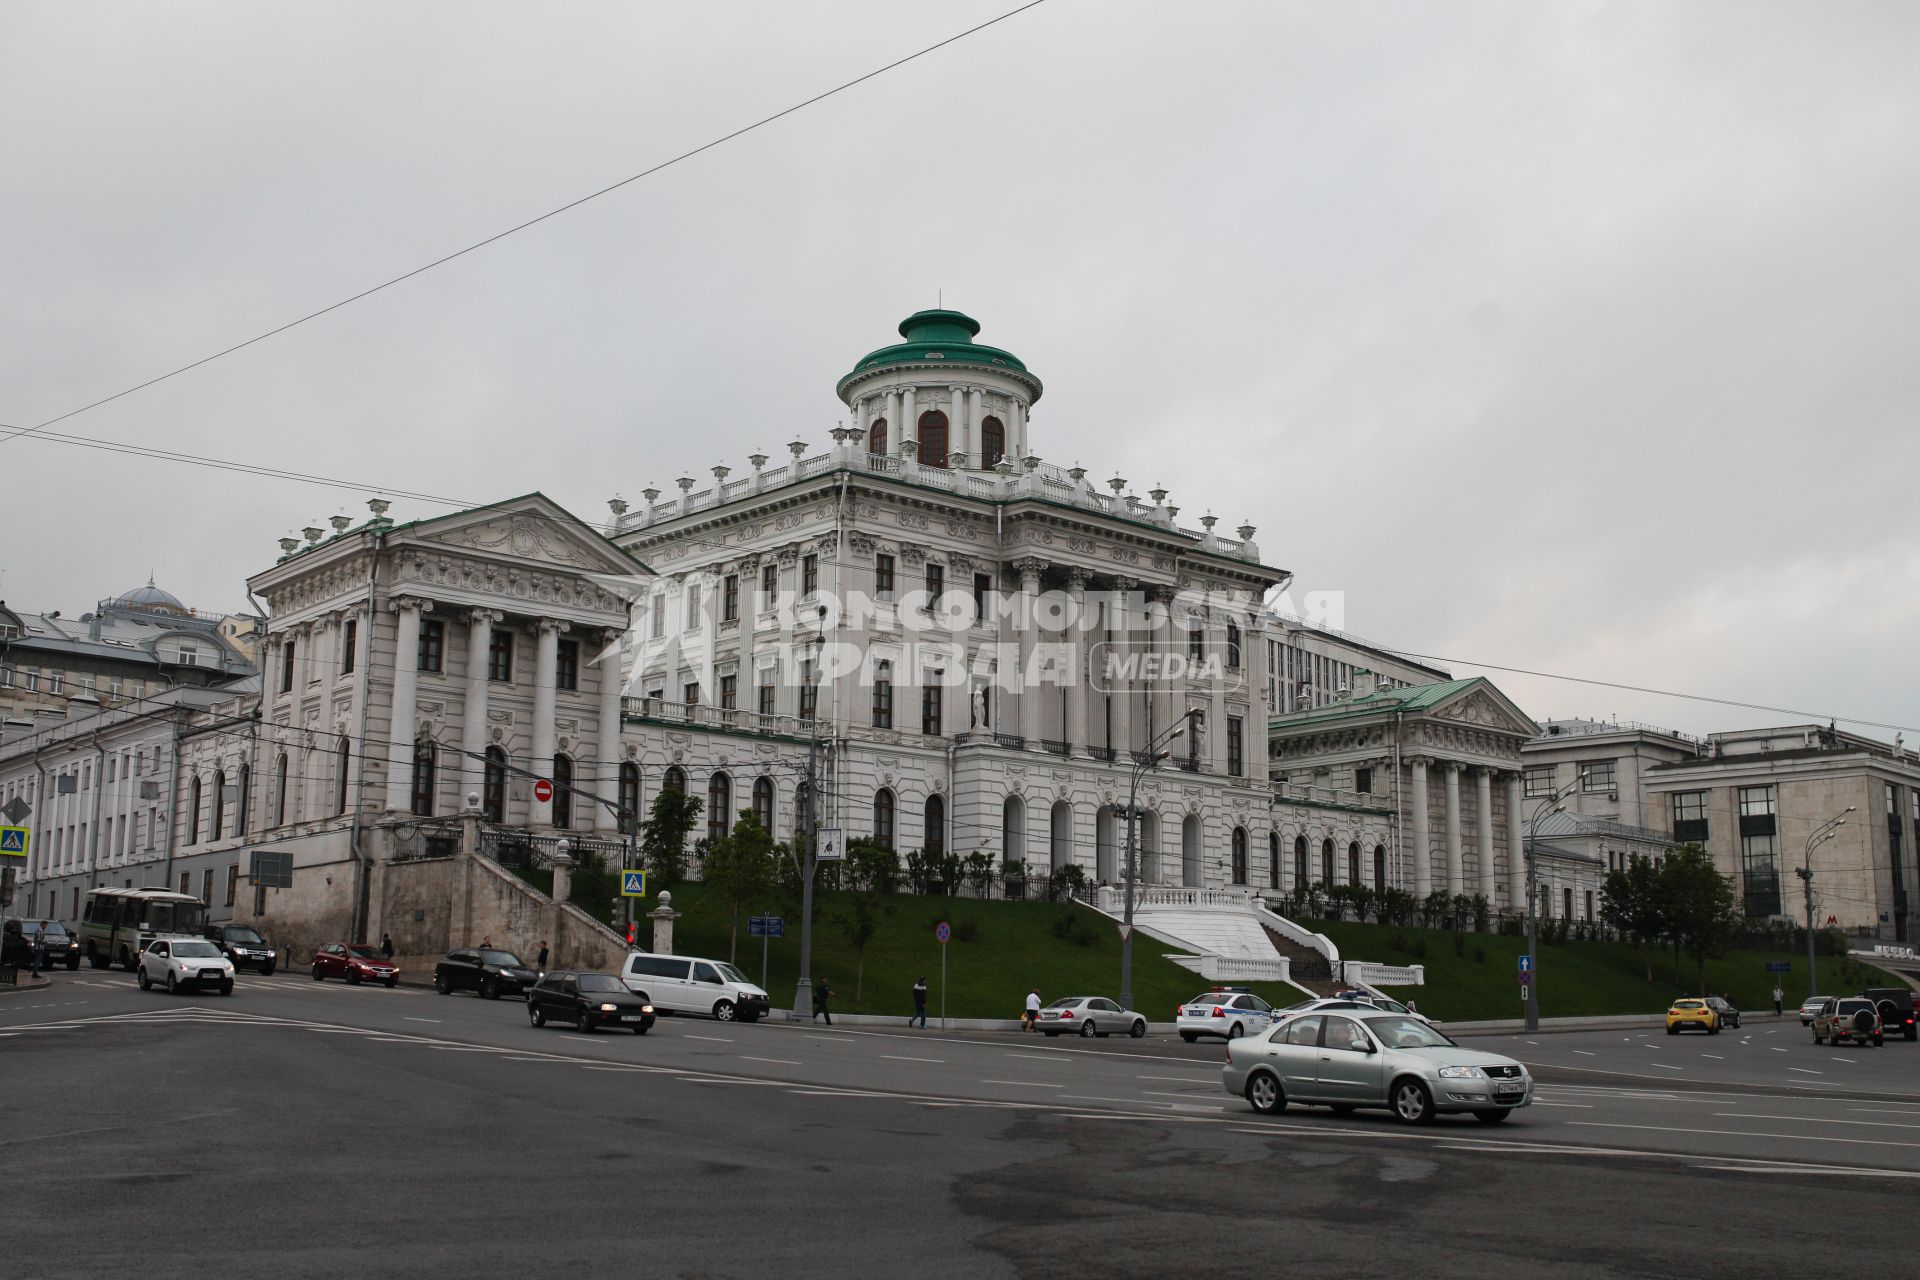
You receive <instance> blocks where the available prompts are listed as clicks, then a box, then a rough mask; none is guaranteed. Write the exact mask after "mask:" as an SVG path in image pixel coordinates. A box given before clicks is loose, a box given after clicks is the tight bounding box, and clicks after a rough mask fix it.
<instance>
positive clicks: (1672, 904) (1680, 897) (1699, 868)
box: [1659, 844, 1741, 995]
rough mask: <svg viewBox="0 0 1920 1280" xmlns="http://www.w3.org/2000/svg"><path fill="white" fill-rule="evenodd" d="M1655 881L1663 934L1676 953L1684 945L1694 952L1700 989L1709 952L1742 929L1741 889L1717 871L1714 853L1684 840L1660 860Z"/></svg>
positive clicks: (1719, 948)
mask: <svg viewBox="0 0 1920 1280" xmlns="http://www.w3.org/2000/svg"><path fill="white" fill-rule="evenodd" d="M1659 883H1660V897H1661V901H1662V902H1664V903H1665V905H1666V917H1667V920H1666V925H1667V934H1668V936H1669V937H1670V938H1672V939H1673V945H1674V950H1675V952H1676V954H1677V953H1678V952H1681V951H1685V952H1686V953H1687V954H1688V955H1691V956H1692V957H1693V959H1694V966H1695V974H1696V977H1697V980H1698V982H1699V986H1698V987H1697V988H1696V990H1698V991H1699V992H1700V993H1701V994H1703V995H1704V994H1705V993H1706V987H1707V956H1708V955H1710V954H1718V953H1719V952H1720V951H1722V950H1724V949H1725V947H1726V943H1727V939H1729V938H1730V937H1732V936H1733V935H1734V934H1735V933H1737V932H1738V931H1739V929H1740V924H1741V910H1740V895H1739V893H1738V892H1736V891H1735V889H1734V887H1733V878H1732V877H1731V876H1723V875H1721V874H1720V869H1719V868H1718V867H1716V866H1714V865H1713V858H1712V856H1711V855H1710V854H1708V853H1707V851H1706V850H1705V849H1703V848H1701V847H1700V846H1699V845H1697V844H1689V845H1683V846H1681V847H1680V849H1679V850H1677V851H1676V852H1674V853H1672V854H1670V855H1668V857H1667V860H1666V861H1665V862H1663V863H1662V864H1661V866H1660V880H1659ZM1678 979H1679V975H1678V974H1677V973H1676V974H1675V981H1678Z"/></svg>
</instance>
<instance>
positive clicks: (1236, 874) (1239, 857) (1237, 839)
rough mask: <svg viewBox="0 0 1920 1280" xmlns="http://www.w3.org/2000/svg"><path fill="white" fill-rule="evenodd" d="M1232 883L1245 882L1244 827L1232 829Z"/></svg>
mask: <svg viewBox="0 0 1920 1280" xmlns="http://www.w3.org/2000/svg"><path fill="white" fill-rule="evenodd" d="M1233 882H1234V883H1235V884H1245V883H1246V882H1247V829H1246V828H1245V827H1235V828H1234V829H1233Z"/></svg>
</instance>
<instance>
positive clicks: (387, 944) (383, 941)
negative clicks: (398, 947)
mask: <svg viewBox="0 0 1920 1280" xmlns="http://www.w3.org/2000/svg"><path fill="white" fill-rule="evenodd" d="M380 954H381V955H382V956H384V957H386V958H387V959H389V960H391V959H393V939H392V938H390V937H388V936H387V933H386V931H385V930H384V929H383V930H381V932H380Z"/></svg>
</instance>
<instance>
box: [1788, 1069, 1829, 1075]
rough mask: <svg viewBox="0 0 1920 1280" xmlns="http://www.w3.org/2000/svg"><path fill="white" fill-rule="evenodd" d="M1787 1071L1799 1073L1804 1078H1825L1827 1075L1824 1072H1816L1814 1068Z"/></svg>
mask: <svg viewBox="0 0 1920 1280" xmlns="http://www.w3.org/2000/svg"><path fill="white" fill-rule="evenodd" d="M1787 1070H1789V1071H1798V1072H1799V1073H1800V1074H1801V1075H1803V1076H1823V1075H1825V1074H1827V1073H1826V1072H1824V1071H1815V1070H1814V1069H1813V1068H1812V1067H1788V1068H1787Z"/></svg>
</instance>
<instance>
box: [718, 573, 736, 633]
mask: <svg viewBox="0 0 1920 1280" xmlns="http://www.w3.org/2000/svg"><path fill="white" fill-rule="evenodd" d="M720 621H722V622H738V621H740V575H739V574H737V573H730V574H728V575H727V576H726V577H725V578H723V579H721V580H720Z"/></svg>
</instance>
